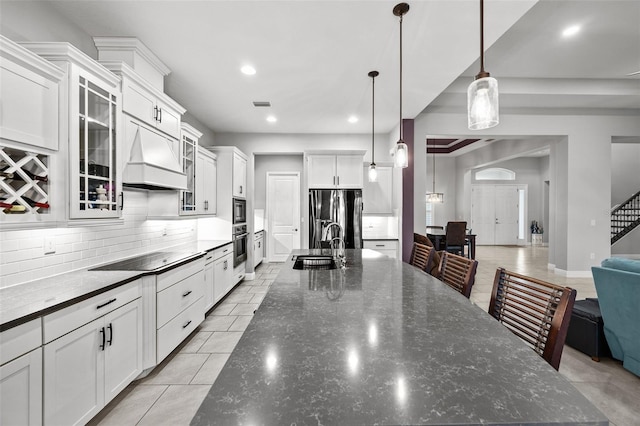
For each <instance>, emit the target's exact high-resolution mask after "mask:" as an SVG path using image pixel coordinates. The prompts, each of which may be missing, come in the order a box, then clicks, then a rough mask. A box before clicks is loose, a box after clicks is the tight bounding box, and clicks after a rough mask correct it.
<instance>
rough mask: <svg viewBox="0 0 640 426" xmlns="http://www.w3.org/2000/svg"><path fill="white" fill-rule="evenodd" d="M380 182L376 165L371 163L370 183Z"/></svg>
mask: <svg viewBox="0 0 640 426" xmlns="http://www.w3.org/2000/svg"><path fill="white" fill-rule="evenodd" d="M377 181H378V171H377V170H376V165H375V164H374V163H371V164H370V165H369V182H377Z"/></svg>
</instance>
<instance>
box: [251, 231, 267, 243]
mask: <svg viewBox="0 0 640 426" xmlns="http://www.w3.org/2000/svg"><path fill="white" fill-rule="evenodd" d="M262 238H264V231H258V232H256V233H255V234H253V240H254V241H258V240H259V239H262Z"/></svg>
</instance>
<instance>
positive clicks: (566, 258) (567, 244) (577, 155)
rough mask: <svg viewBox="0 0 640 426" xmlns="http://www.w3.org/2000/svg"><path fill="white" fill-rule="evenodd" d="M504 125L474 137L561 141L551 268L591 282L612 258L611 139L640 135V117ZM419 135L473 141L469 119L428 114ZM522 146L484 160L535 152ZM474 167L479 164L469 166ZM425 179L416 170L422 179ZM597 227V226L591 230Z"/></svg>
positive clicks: (535, 119)
mask: <svg viewBox="0 0 640 426" xmlns="http://www.w3.org/2000/svg"><path fill="white" fill-rule="evenodd" d="M500 119H501V123H500V125H499V126H497V127H495V128H492V129H489V130H486V131H481V132H475V133H474V136H483V137H485V136H486V137H491V136H495V137H498V138H508V137H513V136H516V135H532V136H544V137H549V136H554V135H555V136H556V140H557V142H555V143H553V144H552V145H551V154H550V183H551V186H550V198H551V200H550V210H551V211H553V216H554V217H551V218H550V222H551V223H550V226H549V228H550V232H551V236H552V237H551V238H552V240H551V241H549V245H550V259H549V263H550V264H552V265H555V267H556V268H557V272H558V273H561V274H566V275H573V276H590V267H591V266H592V265H597V264H599V263H600V261H602V259H604V258H607V257H609V256H610V254H611V246H610V244H609V238H610V237H609V208H610V206H609V199H610V194H611V178H610V176H611V160H610V159H611V148H610V146H611V138H612V136H638V135H640V120H637V117H635V116H577V115H566V116H562V115H515V114H514V115H509V114H503V115H502V116H501V117H500ZM415 134H416V140H419V139H421V138H424V137H426V136H428V135H433V134H437V135H467V134H469V131H468V130H467V128H466V116H465V115H463V114H444V113H425V114H421V115H420V116H418V117H417V118H416V129H415ZM492 145H497V144H492ZM492 145H489V148H490V147H491V146H492ZM521 145H522V146H521V147H517V144H515V143H514V144H513V146H512V147H505V148H506V151H502V152H501V151H500V149H499V148H498V147H496V148H492V149H495V150H496V151H495V152H493V153H492V152H491V151H492V149H490V150H488V151H483V153H482V154H481V155H486V157H487V162H490V161H495V160H497V159H501V158H508V157H510V155H509V154H510V153H514V154H515V153H516V152H517V151H518V149H520V152H521V153H523V152H527V151H530V150H531V146H529V144H525V143H522V144H521ZM546 145H549V144H548V143H546ZM473 166H477V164H475V165H473V164H469V167H473ZM416 167H417V168H419V167H420V164H417V165H416ZM465 171H466V168H462V169H461V168H458V177H459V178H460V180H462V181H464V173H465ZM596 171H597V172H596ZM420 173H421V172H420V171H419V170H416V175H419V174H420ZM422 173H424V171H422ZM458 188H460V187H459V186H458ZM463 190H464V189H463ZM593 194H600V196H599V197H594V196H593ZM465 198H467V199H469V198H470V197H465ZM465 210H466V209H465ZM592 221H595V226H592V225H591V223H592ZM554 222H555V223H554ZM591 254H593V259H591Z"/></svg>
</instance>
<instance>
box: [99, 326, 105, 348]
mask: <svg viewBox="0 0 640 426" xmlns="http://www.w3.org/2000/svg"><path fill="white" fill-rule="evenodd" d="M100 334H102V344H101V345H100V349H102V350H103V351H104V343H105V335H104V334H105V333H104V327H102V328H101V329H100Z"/></svg>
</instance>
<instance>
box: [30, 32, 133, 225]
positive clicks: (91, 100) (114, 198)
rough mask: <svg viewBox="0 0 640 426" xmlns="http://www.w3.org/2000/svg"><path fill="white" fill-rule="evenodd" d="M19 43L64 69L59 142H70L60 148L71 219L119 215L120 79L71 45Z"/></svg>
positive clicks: (120, 199) (120, 183) (120, 148)
mask: <svg viewBox="0 0 640 426" xmlns="http://www.w3.org/2000/svg"><path fill="white" fill-rule="evenodd" d="M21 44H22V45H23V46H24V47H26V48H27V49H29V50H31V51H32V52H35V53H36V54H38V55H40V56H41V57H43V58H45V59H47V60H49V61H51V62H52V63H53V64H54V65H56V66H58V67H60V68H61V69H62V70H63V72H64V73H65V78H64V79H63V81H62V82H61V96H60V102H59V118H60V123H61V129H62V131H63V133H61V136H60V138H61V139H60V140H61V141H64V142H67V141H68V146H67V145H66V144H65V146H63V147H61V148H63V149H61V152H65V153H67V154H68V167H66V169H67V170H68V175H67V176H66V179H65V180H67V181H68V182H69V185H70V188H69V218H70V219H97V218H118V217H120V215H121V210H122V208H121V207H122V204H121V203H122V170H121V167H120V157H121V155H122V152H121V151H122V142H121V135H120V134H121V123H120V119H121V116H122V114H121V112H122V110H121V107H122V105H121V92H120V79H119V78H118V77H117V76H115V75H114V74H113V73H111V72H110V71H109V70H107V69H106V68H105V67H103V66H102V65H100V64H99V63H98V62H96V61H94V60H93V59H92V58H90V57H89V56H87V55H85V54H84V53H83V52H81V51H80V50H78V49H77V48H75V47H73V46H72V45H70V44H68V43H21ZM61 169H63V170H64V169H65V168H64V167H61ZM61 180H62V179H61Z"/></svg>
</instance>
